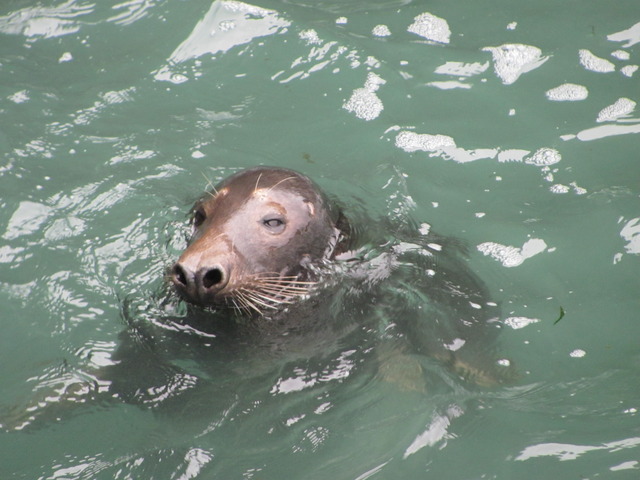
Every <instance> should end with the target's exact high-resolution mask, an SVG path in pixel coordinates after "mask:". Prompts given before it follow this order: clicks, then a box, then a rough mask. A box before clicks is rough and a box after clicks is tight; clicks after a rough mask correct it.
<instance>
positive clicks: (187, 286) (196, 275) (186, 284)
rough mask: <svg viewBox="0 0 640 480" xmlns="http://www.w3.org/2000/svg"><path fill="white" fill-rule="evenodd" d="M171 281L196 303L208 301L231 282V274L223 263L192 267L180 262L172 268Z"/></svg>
mask: <svg viewBox="0 0 640 480" xmlns="http://www.w3.org/2000/svg"><path fill="white" fill-rule="evenodd" d="M171 281H172V282H173V284H174V285H175V286H176V288H177V289H178V290H179V291H180V292H181V293H182V294H183V295H185V296H186V297H188V298H189V299H191V300H193V301H195V302H196V303H207V300H209V299H212V298H213V297H214V296H215V295H216V294H217V293H219V292H220V291H221V290H223V289H224V287H226V286H227V283H228V282H229V274H228V272H227V270H226V269H225V268H224V267H223V266H222V265H215V266H210V267H203V268H199V269H197V270H195V271H194V270H193V269H191V268H190V267H189V266H188V265H187V264H186V263H182V262H178V263H176V264H175V265H174V266H173V268H172V269H171Z"/></svg>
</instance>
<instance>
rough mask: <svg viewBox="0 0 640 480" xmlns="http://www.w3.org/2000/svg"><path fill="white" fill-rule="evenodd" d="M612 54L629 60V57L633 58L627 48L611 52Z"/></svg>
mask: <svg viewBox="0 0 640 480" xmlns="http://www.w3.org/2000/svg"><path fill="white" fill-rule="evenodd" d="M611 56H612V57H613V58H617V59H618V60H629V58H631V55H630V54H629V52H627V51H625V50H616V51H615V52H611Z"/></svg>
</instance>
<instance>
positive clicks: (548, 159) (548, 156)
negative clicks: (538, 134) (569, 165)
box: [524, 148, 562, 167]
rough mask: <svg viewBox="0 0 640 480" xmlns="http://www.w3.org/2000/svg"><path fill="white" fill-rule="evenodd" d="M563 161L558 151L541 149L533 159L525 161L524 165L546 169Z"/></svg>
mask: <svg viewBox="0 0 640 480" xmlns="http://www.w3.org/2000/svg"><path fill="white" fill-rule="evenodd" d="M561 159H562V156H561V155H560V152H558V151H557V150H555V149H553V148H539V149H538V150H536V151H535V153H534V154H533V155H532V156H531V157H529V158H527V159H525V161H524V163H527V164H529V165H537V166H539V167H544V166H547V165H553V164H555V163H558V162H559V161H560V160H561Z"/></svg>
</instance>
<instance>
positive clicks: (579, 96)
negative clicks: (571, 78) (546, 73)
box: [546, 83, 589, 102]
mask: <svg viewBox="0 0 640 480" xmlns="http://www.w3.org/2000/svg"><path fill="white" fill-rule="evenodd" d="M546 95H547V98H548V99H549V100H551V101H553V102H577V101H580V100H584V99H586V98H587V97H588V96H589V90H587V87H584V86H582V85H576V84H575V83H563V84H562V85H560V86H558V87H556V88H552V89H551V90H547V93H546Z"/></svg>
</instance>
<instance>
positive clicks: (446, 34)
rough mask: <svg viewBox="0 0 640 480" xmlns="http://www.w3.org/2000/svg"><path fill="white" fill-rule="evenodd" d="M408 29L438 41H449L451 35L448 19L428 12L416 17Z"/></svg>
mask: <svg viewBox="0 0 640 480" xmlns="http://www.w3.org/2000/svg"><path fill="white" fill-rule="evenodd" d="M407 31H408V32H410V33H415V34H416V35H420V36H421V37H423V38H426V39H427V40H431V41H433V42H438V43H449V39H450V37H451V30H449V24H448V23H447V21H446V20H445V19H444V18H440V17H436V16H435V15H432V14H430V13H428V12H425V13H421V14H420V15H418V16H417V17H415V18H414V19H413V23H412V24H411V25H409V27H408V28H407Z"/></svg>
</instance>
